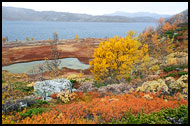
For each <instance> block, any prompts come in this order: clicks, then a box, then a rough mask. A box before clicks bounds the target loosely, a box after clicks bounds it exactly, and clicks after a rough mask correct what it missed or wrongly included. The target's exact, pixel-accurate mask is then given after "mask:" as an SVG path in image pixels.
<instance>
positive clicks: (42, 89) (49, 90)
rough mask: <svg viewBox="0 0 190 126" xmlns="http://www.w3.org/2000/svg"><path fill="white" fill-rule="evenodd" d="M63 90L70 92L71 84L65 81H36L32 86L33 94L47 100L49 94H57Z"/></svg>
mask: <svg viewBox="0 0 190 126" xmlns="http://www.w3.org/2000/svg"><path fill="white" fill-rule="evenodd" d="M65 89H66V90H69V91H70V92H72V83H71V82H70V81H69V80H67V79H54V80H45V81H38V82H36V84H35V85H34V94H35V95H36V96H38V97H43V98H44V100H48V99H50V95H51V94H53V93H59V92H61V91H62V90H65Z"/></svg>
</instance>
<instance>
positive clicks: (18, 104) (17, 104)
mask: <svg viewBox="0 0 190 126" xmlns="http://www.w3.org/2000/svg"><path fill="white" fill-rule="evenodd" d="M36 103H37V99H36V97H35V96H33V95H31V96H25V97H24V98H20V99H16V100H13V99H8V100H6V102H5V103H4V104H2V112H5V113H6V112H10V111H13V110H20V111H21V110H22V109H23V108H24V107H28V106H31V105H33V104H36Z"/></svg>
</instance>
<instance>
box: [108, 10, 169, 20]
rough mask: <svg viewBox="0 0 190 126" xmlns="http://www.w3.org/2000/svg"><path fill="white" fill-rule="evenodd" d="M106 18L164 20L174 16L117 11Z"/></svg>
mask: <svg viewBox="0 0 190 126" xmlns="http://www.w3.org/2000/svg"><path fill="white" fill-rule="evenodd" d="M105 16H125V17H131V18H134V17H152V18H155V19H159V18H160V17H162V18H169V17H171V16H172V15H166V14H156V13H150V12H135V13H128V12H122V11H116V12H114V13H112V14H105Z"/></svg>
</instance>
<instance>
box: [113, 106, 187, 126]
mask: <svg viewBox="0 0 190 126" xmlns="http://www.w3.org/2000/svg"><path fill="white" fill-rule="evenodd" d="M125 115H126V116H125V117H123V118H121V119H119V120H116V121H115V120H112V122H111V124H188V105H181V106H179V107H177V108H174V109H171V108H170V109H163V110H161V111H159V112H153V113H151V114H144V113H143V112H142V113H141V114H137V116H135V115H133V114H131V113H130V112H128V113H127V114H125Z"/></svg>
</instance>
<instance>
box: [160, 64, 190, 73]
mask: <svg viewBox="0 0 190 126" xmlns="http://www.w3.org/2000/svg"><path fill="white" fill-rule="evenodd" d="M187 67H188V64H184V65H176V66H168V67H164V68H163V70H164V72H167V73H168V72H170V71H173V70H176V68H181V69H184V68H187Z"/></svg>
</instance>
